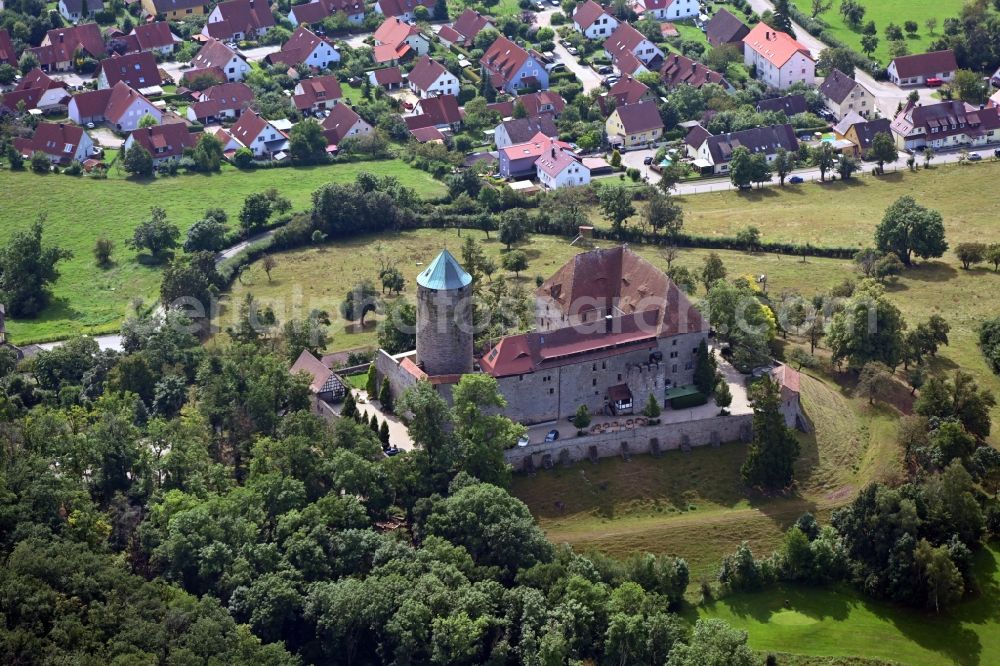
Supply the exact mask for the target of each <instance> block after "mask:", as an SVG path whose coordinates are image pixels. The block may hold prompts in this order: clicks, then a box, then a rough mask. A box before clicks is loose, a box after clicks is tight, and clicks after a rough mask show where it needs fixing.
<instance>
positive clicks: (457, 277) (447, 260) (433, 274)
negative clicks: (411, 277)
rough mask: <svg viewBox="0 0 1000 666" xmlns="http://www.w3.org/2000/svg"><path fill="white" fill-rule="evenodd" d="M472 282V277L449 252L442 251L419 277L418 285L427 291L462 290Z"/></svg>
mask: <svg viewBox="0 0 1000 666" xmlns="http://www.w3.org/2000/svg"><path fill="white" fill-rule="evenodd" d="M471 282H472V276H471V275H469V274H468V273H466V272H465V270H464V269H463V268H462V267H461V266H460V265H459V263H458V261H456V260H455V257H453V256H451V252H449V251H448V250H442V251H441V254H439V255H438V256H437V258H435V259H434V261H432V262H431V263H430V265H429V266H428V267H427V268H425V269H424V271H423V272H422V273H420V275H418V276H417V284H419V285H420V286H421V287H424V288H426V289H436V290H439V291H440V290H447V289H461V288H462V287H467V286H468V285H469V284H470V283H471Z"/></svg>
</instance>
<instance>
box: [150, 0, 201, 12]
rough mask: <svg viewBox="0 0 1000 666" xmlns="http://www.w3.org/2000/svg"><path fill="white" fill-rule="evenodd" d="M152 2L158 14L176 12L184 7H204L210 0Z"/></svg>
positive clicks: (154, 0)
mask: <svg viewBox="0 0 1000 666" xmlns="http://www.w3.org/2000/svg"><path fill="white" fill-rule="evenodd" d="M152 2H153V8H154V9H155V10H156V13H157V14H166V13H167V12H175V11H178V10H182V9H194V8H195V7H204V6H205V5H207V4H208V0H152Z"/></svg>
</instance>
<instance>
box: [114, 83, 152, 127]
mask: <svg viewBox="0 0 1000 666" xmlns="http://www.w3.org/2000/svg"><path fill="white" fill-rule="evenodd" d="M136 99H141V100H143V101H144V102H146V104H149V106H152V104H150V102H149V100H148V99H146V98H145V97H143V96H142V95H141V94H140V93H139V92H137V91H136V90H133V89H132V88H131V87H129V86H128V85H127V84H126V83H124V82H122V81H119V82H118V83H116V84H115V85H114V86H113V87H112V88H111V95H109V96H108V104H107V106H106V107H105V109H104V118H105V120H108V121H110V122H113V123H117V122H118V121H119V120H121V118H122V116H123V115H124V113H125V112H126V111H127V110H128V108H129V106H130V105H131V104H132V103H133V102H134V101H135V100H136Z"/></svg>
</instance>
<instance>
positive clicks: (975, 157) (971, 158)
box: [969, 153, 983, 162]
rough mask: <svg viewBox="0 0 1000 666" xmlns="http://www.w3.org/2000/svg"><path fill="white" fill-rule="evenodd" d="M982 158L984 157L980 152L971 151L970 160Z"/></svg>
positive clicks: (975, 160) (974, 160)
mask: <svg viewBox="0 0 1000 666" xmlns="http://www.w3.org/2000/svg"><path fill="white" fill-rule="evenodd" d="M981 159H983V156H982V155H980V154H979V153H969V161H970V162H978V161H979V160H981Z"/></svg>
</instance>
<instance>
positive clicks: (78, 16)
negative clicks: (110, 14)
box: [58, 0, 104, 23]
mask: <svg viewBox="0 0 1000 666" xmlns="http://www.w3.org/2000/svg"><path fill="white" fill-rule="evenodd" d="M58 7H59V14H61V15H62V17H63V18H64V19H66V20H67V21H69V22H70V23H78V22H80V21H82V20H83V19H88V18H90V17H92V16H93V15H94V14H96V13H97V12H100V11H104V2H103V0H59V5H58Z"/></svg>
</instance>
